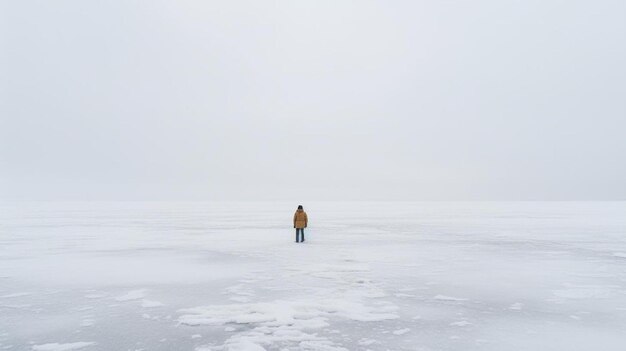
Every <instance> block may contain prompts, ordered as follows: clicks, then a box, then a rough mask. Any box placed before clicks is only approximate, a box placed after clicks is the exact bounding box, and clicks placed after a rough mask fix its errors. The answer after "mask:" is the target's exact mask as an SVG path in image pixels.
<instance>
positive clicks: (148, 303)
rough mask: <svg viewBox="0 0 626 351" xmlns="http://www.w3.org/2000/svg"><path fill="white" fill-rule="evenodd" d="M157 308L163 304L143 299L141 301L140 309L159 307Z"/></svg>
mask: <svg viewBox="0 0 626 351" xmlns="http://www.w3.org/2000/svg"><path fill="white" fill-rule="evenodd" d="M159 306H163V303H161V302H159V301H153V300H146V299H143V300H142V301H141V307H146V308H150V307H159Z"/></svg>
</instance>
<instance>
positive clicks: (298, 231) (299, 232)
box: [296, 228, 304, 243]
mask: <svg viewBox="0 0 626 351" xmlns="http://www.w3.org/2000/svg"><path fill="white" fill-rule="evenodd" d="M299 234H302V241H304V228H296V242H297V243H299V242H300V235H299Z"/></svg>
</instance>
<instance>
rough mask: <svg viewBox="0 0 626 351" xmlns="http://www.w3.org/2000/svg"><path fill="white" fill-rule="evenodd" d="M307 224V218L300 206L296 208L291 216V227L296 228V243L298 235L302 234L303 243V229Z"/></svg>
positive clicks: (298, 239) (298, 240)
mask: <svg viewBox="0 0 626 351" xmlns="http://www.w3.org/2000/svg"><path fill="white" fill-rule="evenodd" d="M307 224H309V217H307V215H306V212H304V209H303V208H302V205H299V206H298V210H296V213H294V214H293V227H294V228H296V242H297V243H299V242H300V234H302V242H304V228H306V226H307Z"/></svg>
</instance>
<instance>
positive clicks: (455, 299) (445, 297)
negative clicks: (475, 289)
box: [433, 295, 467, 301]
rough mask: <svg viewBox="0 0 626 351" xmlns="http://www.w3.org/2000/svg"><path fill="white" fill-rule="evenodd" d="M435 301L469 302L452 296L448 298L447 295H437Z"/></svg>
mask: <svg viewBox="0 0 626 351" xmlns="http://www.w3.org/2000/svg"><path fill="white" fill-rule="evenodd" d="M433 299H435V300H441V301H467V299H464V298H460V297H452V296H446V295H437V296H435V297H433Z"/></svg>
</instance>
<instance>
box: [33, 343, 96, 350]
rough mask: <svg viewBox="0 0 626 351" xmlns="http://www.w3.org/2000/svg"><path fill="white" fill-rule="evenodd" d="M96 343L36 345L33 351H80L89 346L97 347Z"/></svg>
mask: <svg viewBox="0 0 626 351" xmlns="http://www.w3.org/2000/svg"><path fill="white" fill-rule="evenodd" d="M95 344H96V343H95V342H85V341H79V342H72V343H67V344H59V343H56V342H55V343H49V344H42V345H34V346H33V350H35V351H66V350H78V349H82V348H85V347H87V346H91V345H95Z"/></svg>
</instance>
